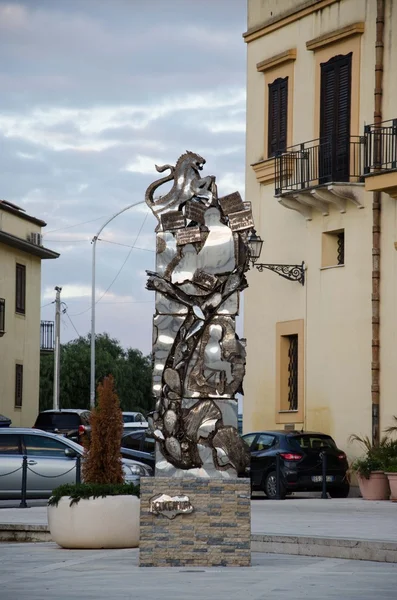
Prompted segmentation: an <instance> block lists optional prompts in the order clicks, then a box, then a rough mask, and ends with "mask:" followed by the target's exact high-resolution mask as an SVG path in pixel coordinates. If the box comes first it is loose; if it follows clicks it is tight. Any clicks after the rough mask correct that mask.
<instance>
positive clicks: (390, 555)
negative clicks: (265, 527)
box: [251, 534, 397, 563]
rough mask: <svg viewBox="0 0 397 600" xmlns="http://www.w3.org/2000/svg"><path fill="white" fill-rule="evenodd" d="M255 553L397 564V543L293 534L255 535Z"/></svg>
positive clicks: (252, 549) (253, 540)
mask: <svg viewBox="0 0 397 600" xmlns="http://www.w3.org/2000/svg"><path fill="white" fill-rule="evenodd" d="M251 551H252V552H268V553H271V554H294V555H297V554H300V555H302V556H317V557H323V558H345V559H350V560H371V561H376V562H388V563H397V542H389V541H382V540H362V539H361V540H359V539H344V538H333V537H319V536H318V537H316V536H311V537H305V536H293V535H265V534H253V535H251Z"/></svg>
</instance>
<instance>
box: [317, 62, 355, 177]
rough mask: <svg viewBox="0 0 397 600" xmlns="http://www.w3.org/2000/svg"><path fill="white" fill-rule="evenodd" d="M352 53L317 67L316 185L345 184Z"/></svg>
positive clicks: (348, 155) (348, 138)
mask: <svg viewBox="0 0 397 600" xmlns="http://www.w3.org/2000/svg"><path fill="white" fill-rule="evenodd" d="M351 63H352V53H350V54H347V55H346V56H334V57H333V58H331V59H330V60H329V61H328V62H326V63H322V64H321V98H320V165H319V166H320V182H321V183H324V182H326V181H348V180H349V171H350V168H349V167H350V103H351Z"/></svg>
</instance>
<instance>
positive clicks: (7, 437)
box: [0, 433, 19, 456]
mask: <svg viewBox="0 0 397 600" xmlns="http://www.w3.org/2000/svg"><path fill="white" fill-rule="evenodd" d="M5 454H19V435H15V434H14V433H12V434H10V433H5V434H3V435H0V456H4V455H5Z"/></svg>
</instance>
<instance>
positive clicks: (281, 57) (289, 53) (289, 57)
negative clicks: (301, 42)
mask: <svg viewBox="0 0 397 600" xmlns="http://www.w3.org/2000/svg"><path fill="white" fill-rule="evenodd" d="M293 60H296V48H290V49H289V50H285V51H284V52H280V54H276V55H274V56H271V57H270V58H266V59H265V60H262V61H261V62H259V63H257V65H256V70H257V71H259V72H260V73H265V72H266V71H269V70H270V69H273V68H274V67H278V66H280V65H283V64H285V63H288V62H291V61H293Z"/></svg>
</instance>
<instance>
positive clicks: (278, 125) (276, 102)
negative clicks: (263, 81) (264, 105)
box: [268, 77, 288, 157]
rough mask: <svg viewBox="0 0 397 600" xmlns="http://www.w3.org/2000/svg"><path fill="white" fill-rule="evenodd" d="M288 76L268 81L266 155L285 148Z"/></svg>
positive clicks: (282, 150)
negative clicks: (271, 81)
mask: <svg viewBox="0 0 397 600" xmlns="http://www.w3.org/2000/svg"><path fill="white" fill-rule="evenodd" d="M287 117H288V77H286V78H285V79H276V80H275V81H273V83H269V120H268V122H269V126H268V157H270V156H274V155H275V154H276V152H284V151H285V149H286V148H287Z"/></svg>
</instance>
